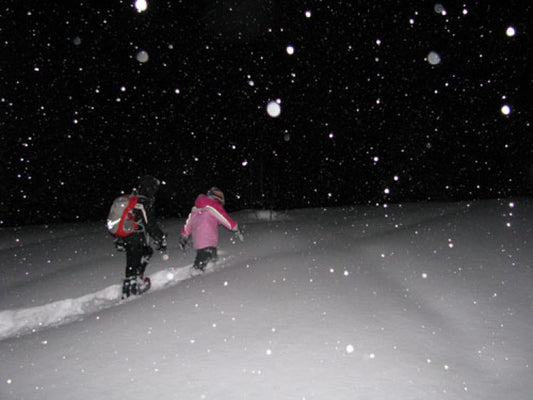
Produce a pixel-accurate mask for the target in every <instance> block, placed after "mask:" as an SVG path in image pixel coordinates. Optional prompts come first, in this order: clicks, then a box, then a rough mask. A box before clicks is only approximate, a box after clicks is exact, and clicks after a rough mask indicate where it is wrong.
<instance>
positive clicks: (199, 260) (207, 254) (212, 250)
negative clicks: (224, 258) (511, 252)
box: [193, 247, 217, 271]
mask: <svg viewBox="0 0 533 400" xmlns="http://www.w3.org/2000/svg"><path fill="white" fill-rule="evenodd" d="M216 260H217V248H216V247H205V248H203V249H198V250H196V258H195V259H194V265H193V268H196V269H200V270H202V271H203V270H204V269H205V267H206V266H207V263H208V262H209V261H216Z"/></svg>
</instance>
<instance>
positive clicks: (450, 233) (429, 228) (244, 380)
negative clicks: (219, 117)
mask: <svg viewBox="0 0 533 400" xmlns="http://www.w3.org/2000/svg"><path fill="white" fill-rule="evenodd" d="M233 216H234V217H235V218H236V219H237V221H238V222H239V223H240V225H241V226H243V227H244V230H245V241H244V242H243V243H241V242H238V241H237V242H235V240H234V238H233V237H232V236H231V234H230V233H229V232H227V231H225V230H224V229H222V228H221V242H220V247H219V249H220V252H221V261H220V263H219V264H218V265H217V266H216V267H215V268H214V270H213V271H211V272H207V273H206V274H204V275H200V276H195V277H190V274H189V268H190V264H191V262H192V260H193V258H194V253H193V251H191V250H189V251H188V252H187V253H185V254H183V253H182V252H181V251H180V250H179V249H178V246H177V234H178V231H179V228H180V225H181V223H183V221H182V220H177V219H176V220H165V221H163V223H162V225H163V226H164V228H165V230H166V231H167V232H169V233H170V238H169V239H170V248H169V254H170V260H169V261H166V262H165V261H163V259H162V258H161V257H160V256H159V254H158V255H156V256H155V257H154V258H153V260H152V262H151V264H150V266H149V268H148V270H147V272H148V274H149V275H150V276H151V278H152V282H153V288H152V289H151V291H149V292H148V293H146V294H144V295H142V296H140V297H137V298H134V299H131V300H126V301H123V302H121V301H120V300H119V292H120V281H121V279H122V275H123V272H124V271H123V270H124V262H125V260H124V255H123V254H122V253H117V252H116V251H115V250H114V248H113V245H112V240H111V238H110V237H109V236H108V234H107V233H106V231H105V226H104V222H103V221H102V222H101V223H93V224H82V223H80V224H67V225H50V226H38V227H35V226H32V227H20V228H16V229H15V228H3V229H1V230H0V252H1V256H2V257H1V259H2V262H1V272H2V274H1V278H0V398H1V399H2V400H7V399H53V400H62V399H69V400H72V399H99V400H101V399H269V400H270V399H299V400H303V399H306V400H310V399H336V400H339V399H372V400H375V399H395V400H403V399H409V400H412V399H454V400H455V399H483V400H491V399H494V400H501V399H506V400H510V399H529V398H531V395H532V394H533V370H532V367H533V340H532V339H533V306H532V304H533V302H532V287H533V274H532V260H533V249H532V246H531V243H533V233H532V224H531V221H533V219H532V217H533V207H532V203H531V200H530V199H515V200H513V201H511V200H490V201H480V202H472V203H464V202H463V203H442V204H438V203H428V204H422V203H421V204H403V205H390V206H389V207H383V206H381V207H364V206H358V207H353V208H337V209H309V210H295V211H289V212H286V213H274V212H272V213H271V212H265V211H262V212H259V211H257V212H254V211H243V212H240V213H235V214H233Z"/></svg>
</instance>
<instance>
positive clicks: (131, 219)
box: [107, 194, 139, 237]
mask: <svg viewBox="0 0 533 400" xmlns="http://www.w3.org/2000/svg"><path fill="white" fill-rule="evenodd" d="M138 201H139V196H137V195H136V194H125V195H122V196H119V197H117V198H116V199H115V200H114V201H113V204H112V205H111V209H110V210H109V215H108V216H107V230H108V231H109V233H111V234H112V235H114V236H118V237H126V236H129V235H131V234H132V233H134V232H135V231H136V230H137V228H138V226H139V224H138V223H137V221H136V220H135V218H136V217H135V213H134V211H133V210H134V209H135V208H136V206H137V202H138Z"/></svg>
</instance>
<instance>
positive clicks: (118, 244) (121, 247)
mask: <svg viewBox="0 0 533 400" xmlns="http://www.w3.org/2000/svg"><path fill="white" fill-rule="evenodd" d="M114 244H115V248H116V249H117V250H118V251H126V246H124V242H123V241H122V239H119V238H116V239H115V241H114Z"/></svg>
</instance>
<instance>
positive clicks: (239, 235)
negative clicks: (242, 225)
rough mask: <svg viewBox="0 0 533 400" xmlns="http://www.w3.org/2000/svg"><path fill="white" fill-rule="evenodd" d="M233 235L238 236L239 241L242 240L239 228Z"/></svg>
mask: <svg viewBox="0 0 533 400" xmlns="http://www.w3.org/2000/svg"><path fill="white" fill-rule="evenodd" d="M235 236H236V237H238V238H239V240H240V241H241V242H244V236H243V234H242V232H241V230H240V229H239V228H237V230H236V231H235Z"/></svg>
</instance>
